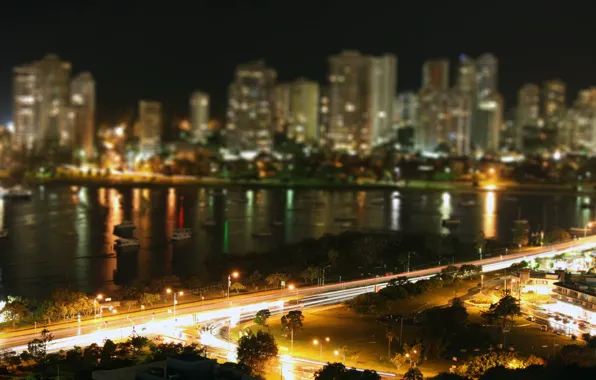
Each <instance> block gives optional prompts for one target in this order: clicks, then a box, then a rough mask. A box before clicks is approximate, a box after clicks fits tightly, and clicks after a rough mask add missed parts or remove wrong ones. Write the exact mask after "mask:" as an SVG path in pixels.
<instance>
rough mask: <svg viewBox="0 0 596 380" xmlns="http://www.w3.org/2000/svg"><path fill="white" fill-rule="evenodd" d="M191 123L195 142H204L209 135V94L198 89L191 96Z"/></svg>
mask: <svg viewBox="0 0 596 380" xmlns="http://www.w3.org/2000/svg"><path fill="white" fill-rule="evenodd" d="M190 124H191V126H192V137H193V140H194V141H195V142H200V143H202V144H204V143H206V142H207V138H208V137H209V95H207V94H206V93H204V92H200V91H196V92H193V93H192V95H191V96H190Z"/></svg>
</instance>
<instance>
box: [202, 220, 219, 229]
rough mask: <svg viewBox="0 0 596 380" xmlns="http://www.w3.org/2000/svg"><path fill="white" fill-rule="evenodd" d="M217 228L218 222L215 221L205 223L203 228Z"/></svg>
mask: <svg viewBox="0 0 596 380" xmlns="http://www.w3.org/2000/svg"><path fill="white" fill-rule="evenodd" d="M215 226H217V222H216V221H215V220H213V219H208V220H206V221H204V222H203V227H205V228H211V227H215Z"/></svg>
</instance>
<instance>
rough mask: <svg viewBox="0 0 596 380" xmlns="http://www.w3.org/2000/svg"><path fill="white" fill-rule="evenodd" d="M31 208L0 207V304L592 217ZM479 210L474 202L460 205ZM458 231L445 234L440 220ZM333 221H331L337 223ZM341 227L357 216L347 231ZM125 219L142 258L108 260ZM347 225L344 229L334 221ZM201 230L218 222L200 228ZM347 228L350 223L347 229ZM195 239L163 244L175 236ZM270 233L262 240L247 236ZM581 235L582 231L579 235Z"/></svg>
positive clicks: (548, 202)
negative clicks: (299, 254)
mask: <svg viewBox="0 0 596 380" xmlns="http://www.w3.org/2000/svg"><path fill="white" fill-rule="evenodd" d="M34 190H35V192H34V196H33V199H32V200H31V201H24V202H23V201H9V200H4V201H2V200H0V226H1V227H3V228H8V229H9V233H10V236H9V239H5V240H0V268H1V269H2V283H1V284H2V288H0V292H1V293H3V294H2V295H4V296H5V295H7V294H10V295H25V296H42V295H44V294H46V293H47V292H48V291H50V290H51V289H53V288H56V287H60V286H66V285H69V286H71V287H73V288H75V289H80V290H83V291H87V292H93V291H95V290H96V289H98V288H100V287H106V286H110V284H113V283H114V282H116V283H120V282H126V281H130V280H131V279H133V278H140V279H143V280H147V279H150V278H151V277H155V276H163V275H168V274H176V275H179V276H186V275H192V274H196V273H197V272H198V271H199V268H200V264H201V263H202V262H203V261H204V260H205V259H206V258H217V257H220V256H222V255H245V254H247V253H249V252H263V251H267V250H270V249H271V248H273V247H275V246H279V245H283V244H286V243H293V242H298V241H300V240H302V239H305V238H309V237H314V238H316V237H320V236H322V235H323V234H326V233H339V232H342V231H345V230H348V229H360V230H400V231H407V232H426V231H428V232H445V233H455V234H458V235H461V236H462V238H470V237H471V236H475V235H476V234H477V233H478V232H479V231H480V230H483V231H484V233H485V234H486V236H487V237H489V238H497V239H500V240H503V241H506V240H508V239H511V234H512V231H511V229H512V227H513V220H515V219H517V218H518V215H521V218H523V219H527V220H528V221H529V223H530V226H531V228H532V229H533V230H535V229H538V228H540V226H543V225H544V223H545V222H546V225H547V228H550V227H552V226H554V225H557V226H560V227H563V228H571V227H577V226H582V227H583V226H584V225H585V224H586V223H587V222H589V221H590V220H593V219H595V217H594V215H593V213H594V210H593V209H586V208H583V207H582V204H583V202H585V201H589V199H588V198H586V197H578V196H570V195H547V194H544V195H541V194H532V195H519V196H515V197H511V196H507V195H506V194H502V193H498V192H484V193H478V194H475V195H470V194H467V195H459V194H454V193H447V192H446V193H440V192H428V193H422V192H420V193H411V192H409V193H404V194H398V193H396V192H390V191H367V192H359V191H340V192H338V191H336V192H328V191H304V190H246V191H239V190H238V191H230V190H227V191H223V190H219V191H218V190H212V189H203V188H198V189H190V188H187V187H185V188H170V189H165V188H131V187H127V188H126V187H122V188H103V187H80V188H79V187H68V186H40V187H38V188H35V189H34ZM472 201H473V202H475V203H476V204H475V205H465V203H468V202H469V203H472ZM450 216H454V217H456V218H458V219H459V220H460V221H461V224H460V225H459V227H458V228H457V229H455V230H454V231H451V232H449V231H448V230H446V229H444V228H443V227H442V226H441V221H442V220H443V219H446V218H449V217H450ZM336 218H337V219H336ZM347 218H355V219H354V221H353V222H347V221H346V219H347ZM123 220H132V221H133V223H134V224H135V225H136V227H137V229H136V231H135V235H136V236H137V237H138V238H139V240H140V245H141V247H140V249H139V251H138V253H134V252H133V253H131V254H124V255H119V256H116V255H114V250H113V243H114V236H113V235H112V231H113V227H114V225H116V224H118V223H120V222H121V221H123ZM342 220H343V221H342ZM206 221H214V222H215V225H214V226H212V227H205V226H204V223H205V222H206ZM350 224H352V225H351V226H350ZM182 226H183V227H188V228H191V229H192V231H193V237H192V239H191V240H189V241H186V242H178V243H176V244H171V243H170V242H169V238H170V237H171V234H172V230H173V229H174V228H176V227H182ZM262 231H267V232H270V233H271V236H270V237H263V236H261V237H255V236H253V234H254V233H255V232H257V233H258V232H262ZM579 233H581V232H579Z"/></svg>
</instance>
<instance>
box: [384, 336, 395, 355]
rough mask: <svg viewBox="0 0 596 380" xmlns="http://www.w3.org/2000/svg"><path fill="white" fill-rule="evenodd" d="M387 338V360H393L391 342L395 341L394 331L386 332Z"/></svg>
mask: <svg viewBox="0 0 596 380" xmlns="http://www.w3.org/2000/svg"><path fill="white" fill-rule="evenodd" d="M385 336H386V337H387V359H388V360H391V341H392V340H393V331H391V330H387V331H385Z"/></svg>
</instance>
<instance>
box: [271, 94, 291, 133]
mask: <svg viewBox="0 0 596 380" xmlns="http://www.w3.org/2000/svg"><path fill="white" fill-rule="evenodd" d="M273 92H274V96H273V97H274V99H275V102H274V110H275V111H274V117H273V120H274V121H273V130H274V132H278V133H283V134H286V132H287V128H288V125H289V124H290V118H291V110H290V107H291V104H290V103H291V93H292V85H291V84H290V83H279V84H277V85H275V88H274V90H273Z"/></svg>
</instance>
